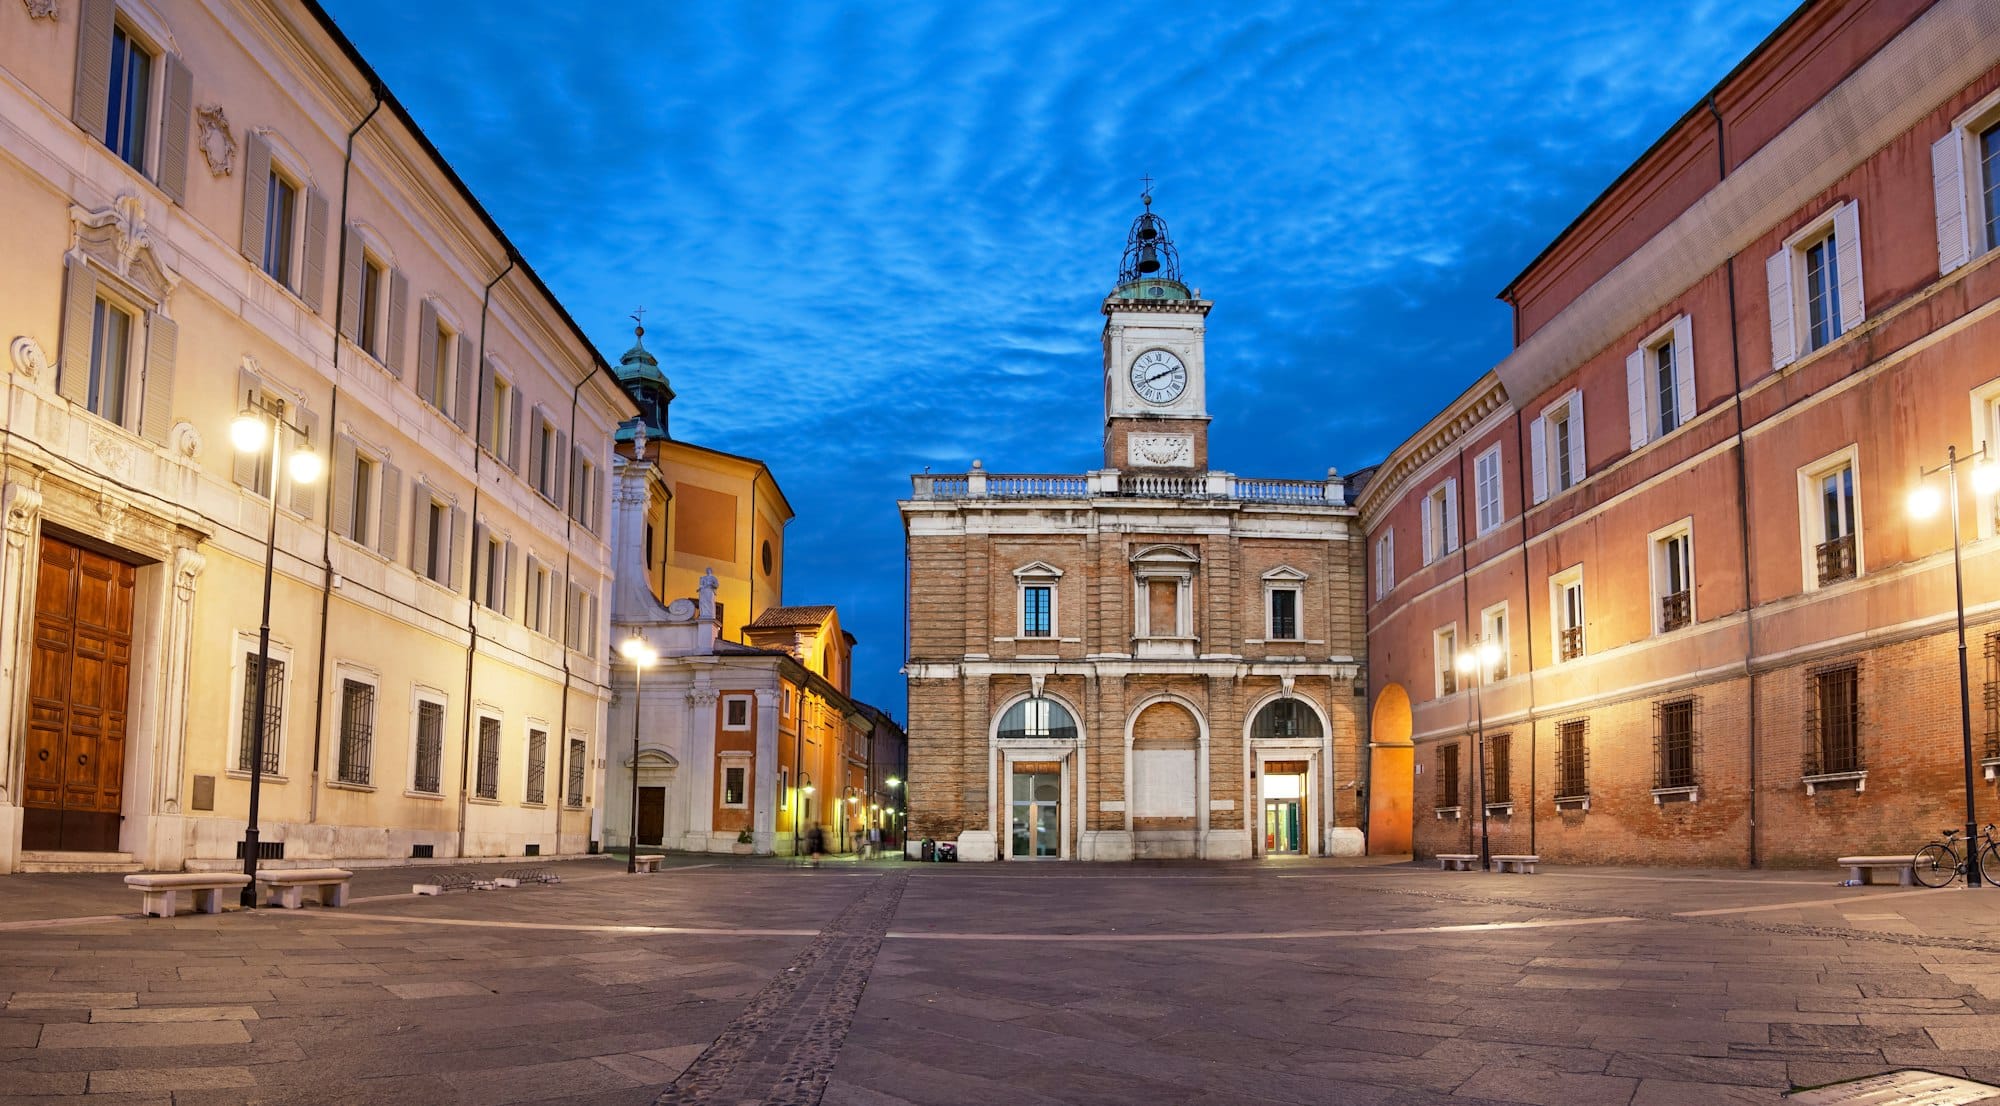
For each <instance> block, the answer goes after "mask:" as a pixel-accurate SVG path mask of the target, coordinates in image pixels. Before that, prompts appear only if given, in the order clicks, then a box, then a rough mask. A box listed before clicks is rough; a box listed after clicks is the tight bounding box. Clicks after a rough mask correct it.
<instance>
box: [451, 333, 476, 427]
mask: <svg viewBox="0 0 2000 1106" xmlns="http://www.w3.org/2000/svg"><path fill="white" fill-rule="evenodd" d="M472 380H473V377H472V343H471V342H468V341H466V340H465V335H463V334H461V335H459V336H458V380H457V384H458V396H457V399H456V401H455V402H454V403H453V404H452V408H451V421H453V422H455V423H457V424H458V428H459V429H460V430H461V431H462V430H465V429H466V428H467V427H469V426H471V425H472Z"/></svg>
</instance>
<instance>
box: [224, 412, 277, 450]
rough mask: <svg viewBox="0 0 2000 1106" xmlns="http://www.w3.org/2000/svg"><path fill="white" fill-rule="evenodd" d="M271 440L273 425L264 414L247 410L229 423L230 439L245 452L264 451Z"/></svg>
mask: <svg viewBox="0 0 2000 1106" xmlns="http://www.w3.org/2000/svg"><path fill="white" fill-rule="evenodd" d="M270 440H271V426H270V424H269V423H267V422H265V421H264V416H262V415H258V414H253V413H251V412H249V411H245V412H243V413H242V414H240V415H238V416H236V419H235V421H233V422H231V423H230V424H229V441H230V444H232V445H234V446H235V447H236V448H237V450H238V451H240V452H243V453H262V452H263V451H264V443H265V442H268V441H270Z"/></svg>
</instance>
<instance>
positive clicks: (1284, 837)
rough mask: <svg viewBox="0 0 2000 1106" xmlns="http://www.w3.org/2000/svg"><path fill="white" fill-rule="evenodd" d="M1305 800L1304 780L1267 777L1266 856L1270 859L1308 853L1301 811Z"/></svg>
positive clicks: (1265, 809) (1265, 796) (1299, 778)
mask: <svg viewBox="0 0 2000 1106" xmlns="http://www.w3.org/2000/svg"><path fill="white" fill-rule="evenodd" d="M1304 796H1305V777H1304V776H1299V775H1269V774H1266V775H1265V777H1264V852H1265V854H1266V855H1268V856H1284V855H1286V854H1291V855H1298V854H1299V853H1303V852H1304V851H1305V835H1304V833H1303V832H1302V824H1301V822H1300V815H1301V810H1300V808H1301V807H1302V806H1303V805H1304V802H1305V798H1304Z"/></svg>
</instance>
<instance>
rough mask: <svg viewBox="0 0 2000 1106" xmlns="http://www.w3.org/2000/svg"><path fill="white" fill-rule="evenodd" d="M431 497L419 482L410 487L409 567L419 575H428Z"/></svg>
mask: <svg viewBox="0 0 2000 1106" xmlns="http://www.w3.org/2000/svg"><path fill="white" fill-rule="evenodd" d="M430 514H431V499H430V495H429V494H428V491H427V489H426V487H425V485H424V484H423V483H421V482H419V483H417V484H415V485H413V486H412V487H411V489H410V568H411V570H412V571H414V572H415V573H416V574H417V575H419V576H429V575H430V573H429V572H428V571H426V570H427V569H428V568H429V567H430V560H431V526H430V523H431V519H430Z"/></svg>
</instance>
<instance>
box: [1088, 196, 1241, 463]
mask: <svg viewBox="0 0 2000 1106" xmlns="http://www.w3.org/2000/svg"><path fill="white" fill-rule="evenodd" d="M1148 183H1150V182H1148ZM1142 198H1143V199H1144V201H1145V210H1143V211H1141V212H1140V213H1139V217H1138V218H1136V219H1134V220H1132V229H1131V230H1129V231H1127V232H1126V234H1125V253H1124V255H1123V256H1122V257H1121V258H1120V259H1119V262H1118V285H1117V287H1115V288H1113V289H1112V290H1111V294H1110V295H1108V296H1106V297H1104V306H1103V310H1104V467H1105V468H1107V469H1118V470H1121V471H1146V470H1167V471H1171V470H1180V471H1182V472H1205V471H1207V467H1208V385H1207V357H1206V355H1205V352H1204V349H1203V346H1204V342H1203V339H1204V337H1205V336H1206V335H1207V332H1208V327H1207V324H1208V310H1209V308H1210V307H1212V306H1214V305H1213V304H1211V303H1209V302H1208V301H1207V300H1204V299H1202V298H1201V294H1200V292H1199V291H1196V290H1193V289H1190V288H1189V287H1188V286H1187V285H1186V284H1184V283H1182V282H1181V256H1180V250H1178V249H1176V248H1175V246H1174V239H1173V236H1172V235H1170V234H1168V233H1167V221H1166V220H1165V219H1162V218H1160V217H1159V216H1158V215H1155V214H1154V213H1153V192H1152V189H1151V188H1148V189H1147V190H1146V192H1145V195H1144V196H1143V197H1142Z"/></svg>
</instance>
